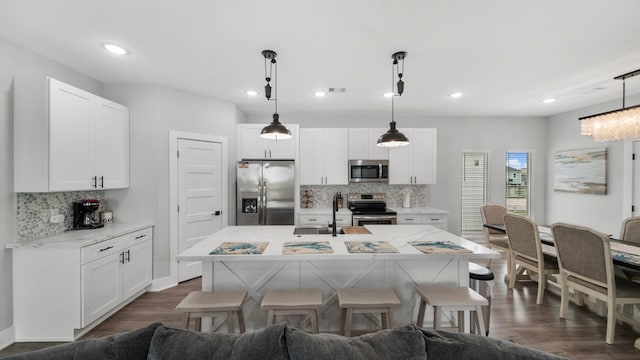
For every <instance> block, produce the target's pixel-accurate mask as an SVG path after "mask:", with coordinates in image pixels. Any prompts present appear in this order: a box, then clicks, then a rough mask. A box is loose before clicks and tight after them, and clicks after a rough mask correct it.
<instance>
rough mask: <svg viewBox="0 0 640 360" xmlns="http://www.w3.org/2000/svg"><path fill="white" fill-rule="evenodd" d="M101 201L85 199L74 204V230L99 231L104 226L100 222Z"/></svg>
mask: <svg viewBox="0 0 640 360" xmlns="http://www.w3.org/2000/svg"><path fill="white" fill-rule="evenodd" d="M99 207H100V200H98V199H85V200H80V201H74V202H73V228H74V229H78V230H80V229H97V228H101V227H103V226H104V224H103V223H102V222H100V215H99V214H98V208H99Z"/></svg>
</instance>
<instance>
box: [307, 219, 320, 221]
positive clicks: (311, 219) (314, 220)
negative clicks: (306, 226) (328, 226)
mask: <svg viewBox="0 0 640 360" xmlns="http://www.w3.org/2000/svg"><path fill="white" fill-rule="evenodd" d="M308 221H318V219H308Z"/></svg>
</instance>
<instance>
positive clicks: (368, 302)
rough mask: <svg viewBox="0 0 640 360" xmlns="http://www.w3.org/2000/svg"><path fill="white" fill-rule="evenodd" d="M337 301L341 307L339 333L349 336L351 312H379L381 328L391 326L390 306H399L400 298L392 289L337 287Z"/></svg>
mask: <svg viewBox="0 0 640 360" xmlns="http://www.w3.org/2000/svg"><path fill="white" fill-rule="evenodd" d="M338 303H339V304H340V308H342V316H341V317H340V333H341V334H342V335H345V336H351V326H352V325H351V323H352V320H353V314H371V313H374V314H377V313H379V314H380V320H381V324H382V328H383V329H390V328H391V327H392V326H393V317H392V312H391V308H394V307H398V306H400V299H398V296H397V295H396V293H395V292H394V291H393V290H392V289H338Z"/></svg>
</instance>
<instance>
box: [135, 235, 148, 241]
mask: <svg viewBox="0 0 640 360" xmlns="http://www.w3.org/2000/svg"><path fill="white" fill-rule="evenodd" d="M145 236H147V234H142V235H138V236H136V240H138V239H142V238H143V237H145Z"/></svg>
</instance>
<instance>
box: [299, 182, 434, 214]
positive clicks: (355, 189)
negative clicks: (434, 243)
mask: <svg viewBox="0 0 640 360" xmlns="http://www.w3.org/2000/svg"><path fill="white" fill-rule="evenodd" d="M427 186H428V185H389V184H377V183H363V184H350V185H301V186H300V191H304V190H311V191H312V192H313V207H314V208H327V207H331V199H333V194H335V193H337V192H341V193H342V197H343V198H344V201H345V204H344V206H345V207H346V206H347V203H346V201H347V194H348V193H385V194H387V207H390V208H401V207H402V196H403V194H404V193H406V192H408V193H410V194H411V195H410V196H411V207H422V206H427V204H428V199H427ZM301 199H302V197H301Z"/></svg>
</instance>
